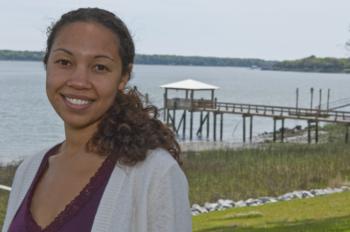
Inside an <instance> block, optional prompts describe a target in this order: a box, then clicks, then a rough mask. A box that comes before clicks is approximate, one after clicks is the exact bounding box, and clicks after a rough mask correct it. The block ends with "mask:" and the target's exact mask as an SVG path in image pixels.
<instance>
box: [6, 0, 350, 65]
mask: <svg viewBox="0 0 350 232" xmlns="http://www.w3.org/2000/svg"><path fill="white" fill-rule="evenodd" d="M0 4H1V8H0V28H1V34H0V49H11V50H30V51H42V50H45V40H46V28H47V27H48V26H49V25H50V24H51V23H52V22H54V21H55V20H57V19H58V18H59V17H60V16H61V15H62V14H63V13H65V12H67V11H69V10H73V9H76V8H79V7H100V8H104V9H107V10H110V11H112V12H113V13H115V14H116V15H118V16H119V17H120V18H122V19H123V21H124V22H125V23H126V24H127V25H128V27H129V29H130V31H131V33H132V35H133V38H134V41H135V45H136V52H137V53H139V54H170V55H186V56H188V55H191V56H215V57H232V58H261V59H268V60H290V59H299V58H303V57H307V56H310V55H316V56H320V57H350V50H349V49H346V47H345V43H346V41H348V40H349V39H350V11H349V10H350V1H349V0H80V1H78V0H56V1H50V0H25V1H23V0H10V1H8V0H0Z"/></svg>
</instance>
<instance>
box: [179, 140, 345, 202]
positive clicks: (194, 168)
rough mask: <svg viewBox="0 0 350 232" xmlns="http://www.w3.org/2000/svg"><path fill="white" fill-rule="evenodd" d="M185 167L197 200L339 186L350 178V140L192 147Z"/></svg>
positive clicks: (237, 197) (272, 194)
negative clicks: (236, 147) (233, 147)
mask: <svg viewBox="0 0 350 232" xmlns="http://www.w3.org/2000/svg"><path fill="white" fill-rule="evenodd" d="M184 170H185V173H186V175H187V177H188V181H189V184H190V199H191V202H192V203H201V204H202V203H204V202H207V201H210V202H212V201H216V200H217V199H219V198H229V199H233V200H240V199H247V198H250V197H259V196H277V195H280V194H283V193H286V192H289V191H293V190H299V189H305V190H306V189H312V188H324V187H328V186H330V187H334V186H339V185H342V184H347V182H348V181H349V180H350V145H347V144H344V143H332V144H319V145H307V144H269V145H264V146H262V147H260V148H254V149H242V150H218V151H203V152H200V153H194V152H192V153H188V154H187V157H186V158H185V160H184Z"/></svg>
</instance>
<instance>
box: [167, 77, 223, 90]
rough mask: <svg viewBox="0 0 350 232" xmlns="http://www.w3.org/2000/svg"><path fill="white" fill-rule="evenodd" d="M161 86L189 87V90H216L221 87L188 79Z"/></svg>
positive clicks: (172, 87)
mask: <svg viewBox="0 0 350 232" xmlns="http://www.w3.org/2000/svg"><path fill="white" fill-rule="evenodd" d="M160 87H161V88H165V89H184V90H186V89H188V90H214V89H218V88H219V87H217V86H215V85H209V84H206V83H203V82H200V81H196V80H192V79H187V80H183V81H179V82H174V83H170V84H166V85H161V86H160Z"/></svg>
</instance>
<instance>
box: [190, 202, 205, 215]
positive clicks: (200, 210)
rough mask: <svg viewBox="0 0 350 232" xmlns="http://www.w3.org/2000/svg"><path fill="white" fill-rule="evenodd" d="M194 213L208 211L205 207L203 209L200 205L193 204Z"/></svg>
mask: <svg viewBox="0 0 350 232" xmlns="http://www.w3.org/2000/svg"><path fill="white" fill-rule="evenodd" d="M193 211H198V212H199V213H207V212H208V210H207V209H206V208H204V207H201V206H200V205H198V204H193V205H192V212H193Z"/></svg>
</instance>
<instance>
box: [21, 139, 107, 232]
mask: <svg viewBox="0 0 350 232" xmlns="http://www.w3.org/2000/svg"><path fill="white" fill-rule="evenodd" d="M59 146H60V144H58V145H56V146H55V147H53V148H52V149H51V150H49V151H48V152H47V154H46V155H45V157H44V159H43V162H42V164H41V165H40V167H39V170H40V169H41V171H40V172H38V174H37V176H36V177H35V179H34V182H33V185H32V186H31V188H30V191H29V195H28V200H27V206H26V211H27V212H26V214H27V215H28V226H29V227H30V228H31V229H35V231H38V232H54V231H58V229H59V228H60V227H62V226H63V224H64V223H65V222H66V221H67V220H69V219H70V218H72V217H73V216H74V215H76V214H77V213H78V211H79V210H80V208H81V207H82V206H83V205H84V204H85V203H86V202H87V201H88V200H89V199H90V197H91V196H92V195H93V193H94V192H95V191H96V190H97V189H98V186H96V185H94V183H95V182H96V181H98V180H99V179H101V178H103V175H101V174H103V172H102V170H103V167H104V166H106V164H107V163H108V162H113V159H110V158H109V156H108V157H107V158H106V159H105V160H104V161H103V162H102V164H101V165H100V167H99V168H98V169H97V171H96V172H95V174H94V175H93V176H91V177H90V179H89V182H88V183H87V184H86V185H85V186H84V187H83V189H82V190H81V191H80V192H79V194H78V195H76V196H75V197H74V198H73V199H72V200H71V201H70V202H69V203H68V204H67V205H66V206H65V207H64V209H63V210H61V211H60V212H59V213H58V214H57V215H56V216H55V217H54V218H53V220H52V221H51V222H50V223H49V224H48V225H46V226H45V227H44V228H42V227H41V226H40V225H39V224H38V223H37V222H36V221H35V219H34V217H33V215H32V213H31V210H30V208H31V203H32V198H33V194H34V192H35V191H34V190H35V189H36V187H37V185H38V183H39V180H40V178H41V177H42V176H43V174H44V173H45V171H46V170H47V168H48V159H49V157H50V156H53V155H55V154H56V153H57V151H58V148H59Z"/></svg>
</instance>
